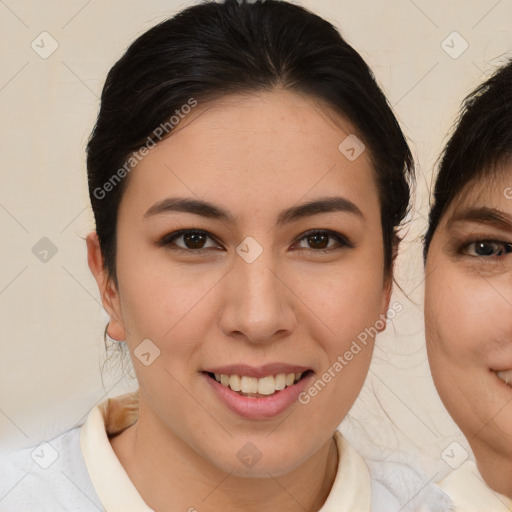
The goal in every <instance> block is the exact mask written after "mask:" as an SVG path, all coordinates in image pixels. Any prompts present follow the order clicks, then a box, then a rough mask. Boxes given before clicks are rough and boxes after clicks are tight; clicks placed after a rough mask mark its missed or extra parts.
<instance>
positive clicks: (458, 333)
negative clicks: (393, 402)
mask: <svg viewBox="0 0 512 512" xmlns="http://www.w3.org/2000/svg"><path fill="white" fill-rule="evenodd" d="M511 176H512V167H510V166H509V167H508V168H507V169H505V170H504V171H503V172H502V173H501V175H500V176H499V177H498V179H496V180H490V179H488V178H487V179H485V181H484V182H481V181H480V182H476V183H475V184H474V185H473V184H471V185H470V186H469V188H468V190H467V191H463V192H464V193H463V194H461V195H460V196H459V198H457V199H456V200H455V202H454V203H453V204H452V205H451V206H450V207H449V209H448V210H447V212H446V213H445V214H444V216H443V218H442V219H441V222H440V224H439V226H438V228H437V230H436V232H435V234H434V236H433V238H432V242H431V245H430V249H429V252H428V257H427V263H426V291H425V323H426V325H425V327H426V337H427V349H428V356H429V360H430V366H431V369H432V375H433V378H434V381H435V384H436V387H437V390H438V392H439V394H440V396H441V399H442V400H443V402H444V404H445V406H446V408H447V409H448V411H449V413H450V414H451V416H452V417H453V419H454V420H455V422H456V423H457V424H458V425H459V427H460V429H461V430H462V431H463V433H464V434H465V436H466V438H467V439H468V441H469V443H470V445H471V447H472V449H473V451H474V452H475V456H476V458H477V461H478V462H479V463H480V464H481V465H482V464H485V465H487V464H491V465H492V464H493V463H494V465H495V467H496V462H497V461H498V459H499V458H500V457H503V458H504V459H507V460H509V461H510V460H511V458H512V387H511V384H512V200H511V199H510V197H512V196H511V195H510V183H511V181H510V180H511ZM507 191H508V192H509V193H507ZM507 381H508V383H509V385H507ZM483 467H484V466H481V469H482V468H483ZM482 474H483V475H484V477H485V476H486V475H485V474H484V472H482Z"/></svg>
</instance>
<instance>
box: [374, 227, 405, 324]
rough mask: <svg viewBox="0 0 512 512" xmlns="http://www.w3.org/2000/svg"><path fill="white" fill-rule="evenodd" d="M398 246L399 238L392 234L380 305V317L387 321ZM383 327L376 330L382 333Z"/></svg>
mask: <svg viewBox="0 0 512 512" xmlns="http://www.w3.org/2000/svg"><path fill="white" fill-rule="evenodd" d="M399 244H400V238H398V235H397V234H396V233H394V234H393V240H392V242H391V263H390V265H389V269H386V274H385V275H384V283H383V289H382V303H381V308H380V317H379V318H382V319H383V320H386V319H387V316H388V309H389V303H390V301H391V293H392V291H393V275H394V269H395V260H396V257H397V255H398V245H399ZM383 323H384V325H383V326H382V327H379V328H378V329H377V330H378V331H379V332H382V331H384V330H385V329H386V322H383Z"/></svg>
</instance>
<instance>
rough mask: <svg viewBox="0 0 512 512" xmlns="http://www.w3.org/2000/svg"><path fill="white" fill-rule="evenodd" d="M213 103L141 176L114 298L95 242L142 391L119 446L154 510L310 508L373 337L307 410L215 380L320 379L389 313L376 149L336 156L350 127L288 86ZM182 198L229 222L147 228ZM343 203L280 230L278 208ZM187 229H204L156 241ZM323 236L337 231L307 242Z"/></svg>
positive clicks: (133, 183) (124, 208)
mask: <svg viewBox="0 0 512 512" xmlns="http://www.w3.org/2000/svg"><path fill="white" fill-rule="evenodd" d="M204 107H205V106H204V105H203V106H202V105H199V106H198V107H197V108H196V109H194V111H193V112H192V113H191V114H189V116H187V118H186V119H185V120H184V121H182V122H181V123H180V125H179V126H178V128H177V129H175V131H174V132H173V134H172V136H170V137H168V138H167V139H165V140H163V141H162V142H160V143H159V144H158V145H157V146H156V147H155V148H154V149H153V150H152V151H151V152H150V153H149V154H148V155H147V156H146V157H145V158H144V159H143V160H142V161H141V162H140V163H139V164H138V165H137V167H136V168H135V169H134V170H132V172H131V175H130V181H129V184H128V186H127V189H126V191H125V195H124V196H123V198H122V201H121V204H120V207H119V218H118V224H117V256H116V258H117V259H116V262H117V275H118V279H119V289H118V290H117V289H116V288H115V286H114V284H113V282H112V280H111V279H108V278H107V276H106V275H105V272H104V271H103V260H102V256H101V251H100V248H99V245H98V241H97V236H96V233H95V232H92V233H90V234H89V235H88V237H87V247H88V261H89V266H90V268H91V271H92V273H93V274H94V277H95V278H96V281H97V283H98V287H99V289H100V292H101V297H102V301H103V304H104V307H105V309H106V310H107V311H108V313H109V314H110V316H111V321H110V325H109V334H110V336H112V337H113V338H115V339H118V340H124V339H126V340H127V344H128V347H129V350H130V354H131V357H132V362H133V365H134V368H135V372H136V375H137V379H138V382H139V385H140V410H139V418H138V421H137V422H136V423H135V424H134V425H133V426H131V427H130V428H128V429H126V430H125V431H124V432H123V433H122V434H120V435H119V436H117V437H114V438H112V439H111V444H112V447H113V449H114V452H115V453H116V455H117V456H118V458H119V460H120V461H121V463H122V465H123V466H124V468H125V469H126V471H127V473H128V475H129V477H130V479H131V480H132V481H133V483H134V485H135V486H136V487H137V489H138V490H139V492H140V494H141V496H142V497H143V498H144V500H145V501H146V503H147V504H148V505H149V506H150V507H151V508H153V509H154V510H156V511H164V510H166V511H168V510H188V509H189V508H190V507H195V508H196V509H197V510H200V511H201V512H206V511H218V510H244V511H263V510H265V511H266V510H283V511H288V512H292V511H304V510H308V511H316V510H319V509H320V508H321V506H322V504H323V503H324V501H325V499H326V498H327V496H328V494H329V491H330V489H331V486H332V484H333V482H334V477H335V475H336V470H337V463H338V454H337V450H336V446H335V443H334V441H333V438H332V435H333V432H334V431H335V430H336V428H337V426H338V425H339V423H340V422H341V420H342V419H343V418H344V417H345V415H346V414H347V412H348V411H349V409H350V407H351V406H352V404H353V403H354V401H355V399H356V398H357V396H358V394H359V392H360V390H361V387H362V385H363V383H364V380H365V377H366V374H367V371H368V368H369V364H370V360H371V355H372V349H373V343H372V341H373V340H371V341H370V343H369V344H368V345H367V346H366V347H365V348H364V349H363V350H362V351H361V352H360V353H358V354H357V355H356V356H354V358H353V359H352V360H351V361H350V363H349V364H348V365H347V366H346V367H344V368H343V370H342V371H341V372H340V373H339V374H337V375H336V377H335V378H334V379H332V381H331V382H329V384H328V385H327V386H326V387H325V388H324V389H322V390H321V392H320V393H318V395H317V396H315V397H314V398H313V399H311V401H310V402H309V403H308V404H307V405H304V404H301V403H299V402H298V401H297V400H295V401H294V402H293V403H292V404H291V405H289V406H288V407H287V408H286V410H284V411H282V412H280V413H277V414H273V415H270V417H265V418H259V419H251V418H247V417H244V416H243V415H240V414H238V413H236V412H234V411H233V410H232V409H230V408H229V407H227V406H226V403H225V402H224V401H223V400H222V399H221V398H220V395H219V393H218V392H217V391H215V389H217V388H215V386H218V387H219V388H220V387H222V386H221V385H218V384H217V383H216V381H215V380H214V379H211V377H210V376H208V375H207V373H205V372H207V371H209V370H211V369H213V368H215V367H220V366H225V365H236V364H246V365H249V366H251V367H261V366H262V365H266V364H271V363H286V364H290V365H298V366H300V367H304V368H305V369H307V370H309V373H308V374H307V375H305V376H304V381H305V382H306V381H307V382H308V386H309V385H310V384H312V383H314V382H315V381H316V380H317V379H318V378H319V376H321V375H322V374H323V372H324V371H326V370H327V368H328V367H330V366H332V364H333V363H334V362H335V361H336V359H337V357H338V356H339V355H342V354H344V353H345V351H346V350H348V349H349V347H350V345H351V343H352V341H353V340H354V339H356V337H357V335H358V334H359V333H360V332H362V331H363V330H364V329H365V328H366V327H369V326H373V325H374V324H375V322H376V321H377V320H378V319H379V318H380V316H381V315H385V313H386V310H387V307H388V304H389V296H390V290H391V281H390V276H389V275H388V274H387V273H385V272H384V268H383V261H384V259H383V243H382V231H381V225H380V222H381V217H380V202H379V196H378V191H377V187H376V183H375V175H374V170H373V167H372V164H371V162H370V157H369V151H365V152H364V153H363V154H362V155H361V156H359V158H357V159H356V160H355V161H349V160H348V159H347V158H346V157H345V156H344V155H343V154H342V153H341V152H340V151H339V149H338V146H339V144H340V143H341V141H342V140H343V139H345V137H346V136H347V135H348V134H350V133H355V130H354V128H353V127H352V126H351V125H350V124H349V123H348V122H347V121H346V120H344V119H341V118H339V117H337V118H336V122H334V121H333V115H332V113H331V115H329V112H328V110H327V108H326V107H325V105H323V104H321V103H320V102H317V101H315V100H313V99H312V98H311V97H306V96H299V95H297V94H294V93H291V92H287V91H282V90H276V91H272V92H266V93H257V94H251V95H239V96H238V95H237V96H229V97H225V98H223V99H221V100H217V101H215V102H213V103H211V104H209V105H207V107H206V108H204ZM177 196H180V197H187V198H191V199H196V200H197V199H200V200H204V201H208V202H211V203H214V204H215V205H217V206H218V207H220V208H222V209H224V210H227V211H228V212H229V213H230V214H231V215H232V217H233V219H232V220H219V219H214V218H207V217H203V216H200V215H198V214H195V213H188V212H182V211H181V212H176V211H174V212H170V211H168V212H166V213H160V214H157V215H153V216H149V217H146V218H144V214H145V212H146V211H147V210H148V209H149V208H150V207H151V206H152V205H154V204H155V203H157V202H158V201H161V200H163V199H165V198H168V197H177ZM332 196H336V197H341V198H343V199H344V200H345V202H344V203H343V205H344V207H343V208H342V209H341V210H337V211H329V212H321V213H318V212H317V213H315V214H313V215H307V216H303V217H301V218H295V219H293V220H289V221H287V222H284V223H282V224H276V220H277V218H278V215H279V213H280V212H281V211H283V210H285V209H288V208H291V207H293V206H298V205H300V204H304V203H306V202H309V201H314V200H317V199H319V198H325V197H332ZM354 207H355V208H354ZM179 229H199V230H203V231H205V232H207V234H208V236H207V237H205V238H203V239H200V240H199V241H198V240H197V239H196V240H194V239H189V238H187V236H180V237H179V238H178V239H176V240H174V243H173V244H169V245H167V246H158V245H157V242H158V241H159V240H161V239H162V238H163V237H164V236H165V235H168V234H170V233H173V232H176V231H177V230H179ZM315 229H318V230H324V231H325V230H328V231H331V232H333V233H337V234H339V235H341V236H342V237H343V239H342V241H341V242H340V241H337V240H336V238H334V237H333V235H332V234H331V235H329V236H325V237H323V238H320V239H318V238H317V239H315V237H311V236H307V235H306V233H307V232H309V231H311V230H315ZM248 236H250V237H252V238H253V239H255V240H256V241H257V243H258V244H259V246H260V247H261V248H262V250H263V252H262V253H261V254H260V255H259V256H258V257H257V258H256V259H255V260H254V261H252V262H250V263H249V262H248V261H246V260H245V259H243V258H242V257H240V256H239V254H238V253H237V252H236V248H237V247H238V246H239V245H240V244H241V242H242V241H243V240H244V239H245V238H246V237H248ZM203 246H204V247H205V248H204V249H203V250H202V251H201V250H200V249H197V248H196V247H203ZM180 247H181V249H182V250H181V251H180V250H179V248H180ZM321 249H326V250H327V252H320V251H321ZM194 251H195V252H194ZM147 338H149V339H150V340H151V341H152V342H153V343H154V344H155V345H156V346H157V347H158V348H159V350H160V356H159V357H158V358H156V359H155V360H154V361H153V362H152V363H151V364H150V365H148V366H145V365H144V364H142V363H141V361H139V359H138V358H137V357H134V350H135V349H136V348H137V346H138V345H139V344H140V343H141V341H142V340H144V339H147ZM304 373H305V372H304ZM212 383H213V384H212ZM300 383H301V381H299V382H298V383H297V386H298V385H299V384H300ZM224 389H226V388H224ZM229 393H235V392H234V391H233V392H231V391H229ZM280 393H284V392H283V391H280ZM258 399H259V398H258V397H251V398H248V399H247V400H258ZM247 443H252V445H254V446H255V447H256V448H257V451H258V452H259V453H260V454H261V458H260V460H259V461H258V462H257V463H256V464H254V465H252V466H250V467H249V466H247V465H245V464H244V463H242V461H241V460H240V458H239V456H237V453H238V452H239V451H240V450H241V449H243V448H244V447H246V446H247Z"/></svg>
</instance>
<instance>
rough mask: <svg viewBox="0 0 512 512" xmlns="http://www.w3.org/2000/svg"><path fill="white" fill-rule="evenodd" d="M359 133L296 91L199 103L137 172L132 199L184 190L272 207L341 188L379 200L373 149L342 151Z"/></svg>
mask: <svg viewBox="0 0 512 512" xmlns="http://www.w3.org/2000/svg"><path fill="white" fill-rule="evenodd" d="M355 132H356V130H355V128H354V127H353V125H351V123H349V122H348V121H347V120H346V119H344V118H342V117H341V116H339V115H336V114H334V112H333V111H332V110H330V109H329V108H328V107H327V106H326V105H325V104H323V103H322V102H320V101H318V100H316V99H313V98H311V97H309V96H303V95H298V94H296V93H291V92H289V91H273V92H265V93H257V94H256V93H255V94H247V95H232V96H227V97H225V98H222V99H220V100H217V101H214V102H211V103H207V104H203V105H201V104H198V106H197V107H195V108H194V109H193V110H192V112H191V113H190V114H188V115H187V116H184V118H183V119H182V120H181V121H180V123H179V124H178V125H177V127H176V128H175V129H174V130H173V132H172V133H171V135H170V136H169V137H168V138H166V139H164V140H162V141H161V142H160V143H158V144H157V145H156V147H154V148H153V149H152V150H151V151H150V152H149V154H148V155H147V156H145V157H144V158H143V159H142V160H141V161H140V163H139V164H138V165H137V166H136V167H135V168H134V169H133V170H132V171H131V175H130V182H129V185H128V187H127V189H126V191H125V196H126V201H128V202H130V201H132V200H134V201H136V202H138V203H144V204H148V203H150V202H153V201H156V200H158V199H162V198H163V197H164V196H165V195H167V194H168V193H169V192H173V193H174V192H179V193H182V194H187V195H196V196H200V197H202V198H205V199H206V198H208V197H210V198H212V199H215V200H216V201H217V202H218V201H219V198H220V199H221V200H224V201H227V199H228V198H231V199H233V201H234V202H235V203H236V199H237V198H238V201H239V206H244V205H247V206H248V205H249V203H250V202H251V201H252V200H254V201H255V202H257V203H258V204H259V205H263V204H266V205H267V206H268V207H271V206H272V205H273V204H275V203H276V202H283V200H285V201H288V202H297V201H298V200H299V199H300V198H301V197H303V196H306V195H308V194H313V195H325V194H326V193H331V192H332V190H333V188H336V189H338V190H339V191H340V193H347V194H350V195H352V197H353V199H357V198H358V197H359V199H360V200H363V198H364V197H366V198H372V199H376V200H378V197H377V190H376V186H375V183H374V181H375V180H374V171H373V166H372V164H371V159H370V155H369V151H367V150H366V149H364V146H362V148H363V151H362V153H361V154H360V155H359V156H358V157H357V158H356V159H354V160H352V161H351V160H350V159H348V158H347V156H346V155H345V154H344V153H343V152H342V151H341V150H340V144H342V143H343V142H344V141H345V140H347V138H348V140H349V141H352V140H354V137H357V135H356V134H355ZM355 140H360V138H359V137H358V138H357V139H355ZM361 144H362V143H361ZM343 147H344V146H343V145H342V148H343ZM360 149H361V147H356V150H360ZM373 196H375V197H373ZM123 202H125V199H123ZM253 206H254V205H253Z"/></svg>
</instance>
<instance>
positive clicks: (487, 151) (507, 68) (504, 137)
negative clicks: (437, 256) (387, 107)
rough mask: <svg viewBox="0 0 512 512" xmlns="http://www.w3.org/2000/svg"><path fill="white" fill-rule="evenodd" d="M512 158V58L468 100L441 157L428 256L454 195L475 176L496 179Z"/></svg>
mask: <svg viewBox="0 0 512 512" xmlns="http://www.w3.org/2000/svg"><path fill="white" fill-rule="evenodd" d="M510 159H512V60H509V62H508V63H506V64H505V65H503V66H501V67H500V68H498V69H497V70H496V71H495V72H494V74H493V75H492V76H491V77H490V78H488V79H487V80H486V81H485V82H484V83H482V84H481V85H479V86H478V87H477V88H476V89H475V90H474V91H473V92H471V94H469V95H468V96H467V97H466V98H465V99H464V101H463V104H462V108H461V112H460V114H459V118H458V120H457V122H456V125H455V129H454V131H453V134H452V135H451V137H450V139H449V141H448V143H447V144H446V146H445V148H444V150H443V152H442V154H441V158H440V161H441V163H440V166H439V172H438V175H437V177H436V181H435V186H434V193H433V204H432V207H431V210H430V214H429V222H428V230H427V232H426V234H425V236H424V240H423V258H424V260H425V261H426V259H427V255H428V249H429V247H430V243H431V241H432V237H433V236H434V233H435V231H436V229H437V227H438V225H439V222H440V221H441V219H442V217H443V215H444V213H445V212H446V210H447V209H448V207H449V206H450V205H451V204H452V202H453V200H454V199H455V198H456V197H457V196H459V194H460V193H461V192H462V191H463V189H465V188H466V187H467V186H468V185H470V184H472V183H474V182H475V181H477V180H482V179H484V178H492V177H493V176H494V175H495V174H496V172H498V168H499V166H500V165H501V164H504V163H506V162H507V161H509V160H510ZM487 183H490V180H488V181H487Z"/></svg>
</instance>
